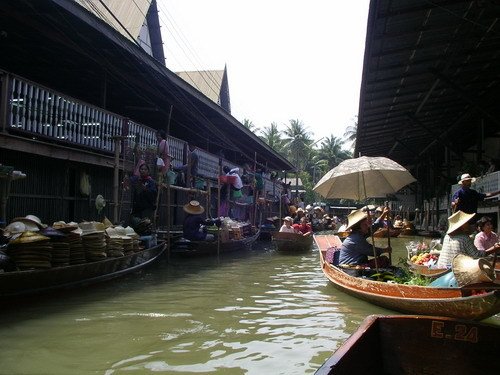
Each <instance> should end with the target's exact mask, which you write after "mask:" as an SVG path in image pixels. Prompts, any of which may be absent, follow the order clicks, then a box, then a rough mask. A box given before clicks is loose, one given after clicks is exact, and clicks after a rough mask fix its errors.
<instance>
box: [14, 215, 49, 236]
mask: <svg viewBox="0 0 500 375" xmlns="http://www.w3.org/2000/svg"><path fill="white" fill-rule="evenodd" d="M12 221H20V222H21V223H24V225H26V230H29V231H31V232H38V231H39V230H40V229H43V228H46V227H47V226H46V225H45V224H42V221H41V220H40V218H39V217H37V216H35V215H26V216H24V217H16V218H14V219H13V220H12Z"/></svg>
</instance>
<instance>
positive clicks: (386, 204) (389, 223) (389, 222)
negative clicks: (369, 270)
mask: <svg viewBox="0 0 500 375" xmlns="http://www.w3.org/2000/svg"><path fill="white" fill-rule="evenodd" d="M385 206H386V207H387V208H389V202H385ZM386 221H387V246H388V247H391V221H390V220H389V214H387V218H386ZM389 263H390V264H391V265H392V253H391V252H389Z"/></svg>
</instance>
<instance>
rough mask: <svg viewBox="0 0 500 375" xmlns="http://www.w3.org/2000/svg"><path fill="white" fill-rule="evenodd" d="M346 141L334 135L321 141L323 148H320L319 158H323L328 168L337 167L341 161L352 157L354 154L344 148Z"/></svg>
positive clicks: (324, 164) (324, 165)
mask: <svg viewBox="0 0 500 375" xmlns="http://www.w3.org/2000/svg"><path fill="white" fill-rule="evenodd" d="M343 145H344V141H343V140H342V139H340V138H336V137H334V136H333V135H331V136H330V137H327V138H326V139H325V140H324V141H322V142H321V148H320V149H319V150H318V156H317V160H318V161H319V160H323V161H324V162H325V163H323V164H322V166H323V167H326V170H324V171H323V172H325V173H326V172H327V171H328V170H330V169H332V168H334V167H336V166H337V165H339V164H340V162H342V161H344V160H346V159H350V158H351V157H352V154H351V153H350V152H349V151H346V150H344V149H343V148H342V146H343Z"/></svg>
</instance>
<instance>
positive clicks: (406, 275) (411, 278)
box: [394, 258, 431, 286]
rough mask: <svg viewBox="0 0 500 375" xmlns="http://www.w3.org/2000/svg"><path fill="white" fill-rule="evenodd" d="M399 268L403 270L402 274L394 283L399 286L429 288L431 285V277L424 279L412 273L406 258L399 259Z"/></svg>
mask: <svg viewBox="0 0 500 375" xmlns="http://www.w3.org/2000/svg"><path fill="white" fill-rule="evenodd" d="M398 267H400V268H401V269H402V272H401V274H400V275H399V276H398V277H396V278H395V279H394V281H395V282H397V283H398V284H406V285H419V286H427V285H429V284H430V283H431V279H430V278H429V277H423V276H418V275H415V274H413V273H412V272H411V271H410V267H409V266H408V263H407V261H406V259H405V258H400V259H399V261H398Z"/></svg>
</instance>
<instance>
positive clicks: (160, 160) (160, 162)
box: [156, 156, 165, 167]
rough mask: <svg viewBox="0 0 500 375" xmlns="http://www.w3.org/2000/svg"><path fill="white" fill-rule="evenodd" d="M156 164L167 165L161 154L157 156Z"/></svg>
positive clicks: (158, 165)
mask: <svg viewBox="0 0 500 375" xmlns="http://www.w3.org/2000/svg"><path fill="white" fill-rule="evenodd" d="M156 166H157V167H164V166H165V162H164V161H163V159H162V158H160V157H159V156H158V157H157V158H156Z"/></svg>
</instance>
